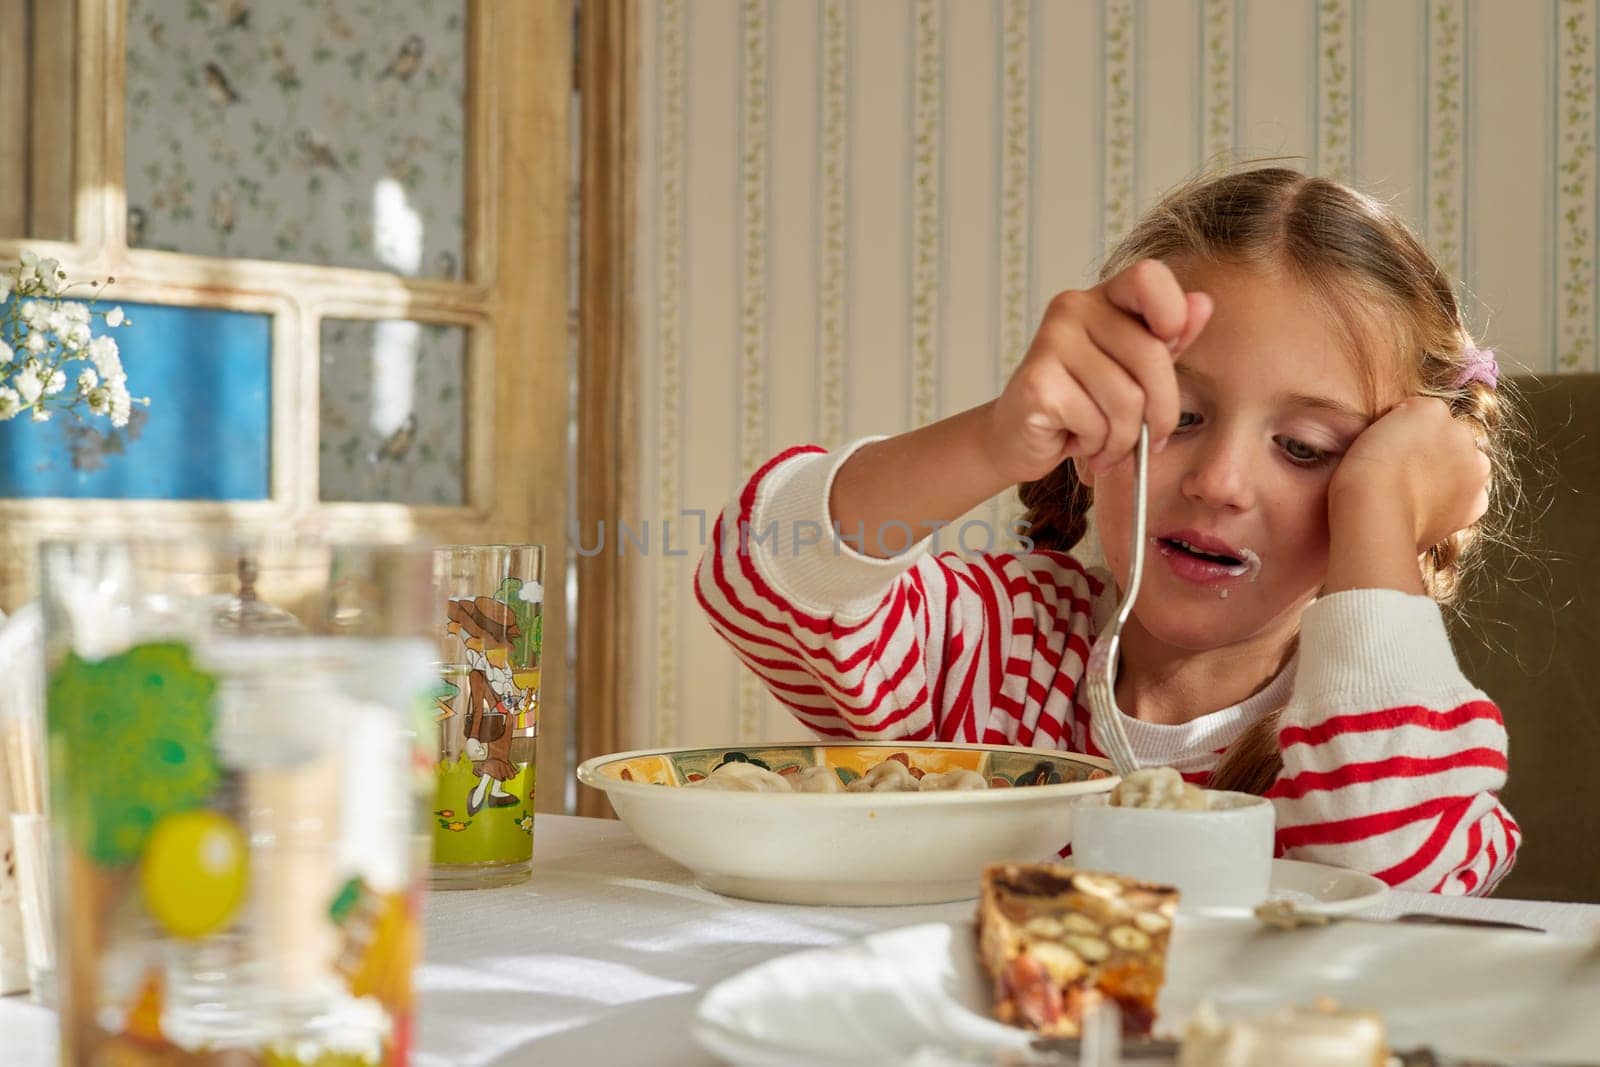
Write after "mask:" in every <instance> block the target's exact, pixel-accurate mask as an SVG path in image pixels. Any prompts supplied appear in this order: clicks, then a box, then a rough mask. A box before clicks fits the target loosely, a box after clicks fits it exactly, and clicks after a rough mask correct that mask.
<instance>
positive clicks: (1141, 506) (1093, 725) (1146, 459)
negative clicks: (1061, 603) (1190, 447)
mask: <svg viewBox="0 0 1600 1067" xmlns="http://www.w3.org/2000/svg"><path fill="white" fill-rule="evenodd" d="M1133 457H1134V473H1133V566H1132V567H1131V568H1130V569H1129V571H1128V588H1127V589H1126V590H1125V591H1124V592H1123V594H1122V603H1120V604H1118V605H1117V614H1116V617H1115V618H1113V619H1112V620H1111V625H1110V626H1109V627H1107V628H1106V631H1105V632H1104V633H1102V634H1101V635H1100V639H1099V640H1098V641H1096V642H1095V643H1094V649H1093V651H1091V652H1090V653H1089V664H1088V666H1087V667H1086V668H1085V670H1084V672H1083V684H1084V685H1086V686H1087V687H1088V692H1087V694H1086V696H1087V697H1088V704H1089V728H1090V732H1091V733H1092V734H1093V735H1094V738H1095V740H1096V741H1098V742H1099V744H1100V747H1101V749H1103V750H1104V751H1105V753H1106V755H1108V756H1110V757H1111V763H1112V765H1113V766H1115V767H1116V769H1117V773H1118V774H1119V775H1121V776H1122V777H1124V778H1126V777H1127V776H1128V775H1130V774H1132V773H1133V772H1134V771H1136V770H1138V769H1139V761H1138V759H1137V758H1135V757H1134V754H1133V746H1132V745H1131V744H1129V742H1128V733H1127V731H1126V730H1124V729H1123V728H1122V712H1120V711H1119V710H1117V647H1118V646H1119V645H1121V644H1122V627H1123V624H1124V623H1126V622H1127V621H1128V616H1129V615H1130V614H1131V613H1132V612H1133V602H1134V600H1135V599H1136V598H1137V597H1138V595H1139V579H1140V578H1141V577H1143V575H1144V547H1145V546H1144V542H1145V532H1144V530H1145V511H1146V501H1147V497H1148V495H1149V494H1148V485H1147V482H1148V481H1149V478H1148V475H1149V472H1150V427H1149V425H1148V424H1146V423H1140V425H1139V443H1138V444H1137V445H1136V446H1134V450H1133Z"/></svg>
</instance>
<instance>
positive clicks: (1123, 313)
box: [988, 259, 1211, 482]
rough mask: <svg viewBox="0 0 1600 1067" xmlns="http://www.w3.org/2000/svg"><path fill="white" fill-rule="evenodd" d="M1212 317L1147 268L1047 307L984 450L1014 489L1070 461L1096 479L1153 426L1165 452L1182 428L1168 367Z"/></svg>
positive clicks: (1196, 297) (1202, 303)
mask: <svg viewBox="0 0 1600 1067" xmlns="http://www.w3.org/2000/svg"><path fill="white" fill-rule="evenodd" d="M1210 317H1211V298H1210V297H1208V296H1206V295H1205V294H1204V293H1185V292H1184V290H1183V286H1182V285H1180V284H1179V282H1178V279H1177V277H1176V276H1175V275H1174V274H1173V273H1172V271H1171V269H1169V268H1168V267H1167V265H1166V264H1164V263H1162V262H1160V261H1159V260H1154V259H1144V260H1140V261H1139V262H1137V263H1134V264H1132V265H1131V266H1129V267H1127V268H1126V269H1124V270H1122V271H1121V272H1119V273H1118V274H1116V275H1115V276H1113V277H1111V278H1109V279H1107V280H1106V281H1105V282H1102V283H1101V284H1100V285H1097V286H1095V287H1094V288H1093V289H1089V290H1084V291H1077V290H1074V291H1070V292H1065V293H1061V294H1059V295H1058V296H1056V297H1055V298H1054V299H1053V300H1051V301H1050V306H1049V307H1048V308H1046V309H1045V313H1044V319H1043V321H1041V322H1040V323H1039V329H1038V331H1037V332H1036V333H1035V334H1034V337H1033V343H1032V344H1031V345H1029V347H1028V352H1027V354H1026V355H1025V356H1024V357H1023V359H1022V362H1021V363H1020V364H1019V365H1018V366H1017V369H1016V371H1015V373H1013V374H1012V376H1011V380H1010V381H1009V382H1007V383H1006V387H1005V389H1004V390H1003V391H1002V392H1001V394H1000V396H999V398H998V399H996V400H995V402H994V404H993V405H992V407H991V412H990V413H991V419H990V425H989V437H990V440H989V443H988V451H989V453H990V455H991V457H992V459H993V461H994V464H995V467H996V469H997V470H998V471H999V472H1001V473H1002V474H1003V476H1004V478H1005V479H1006V480H1007V481H1009V482H1025V481H1032V480H1034V479H1037V478H1042V477H1044V476H1045V475H1046V474H1048V473H1050V472H1051V471H1052V470H1054V469H1055V468H1056V467H1057V466H1059V465H1060V464H1061V462H1062V461H1063V460H1065V459H1068V458H1072V457H1077V458H1082V459H1084V460H1086V461H1087V462H1088V463H1089V464H1090V466H1091V467H1092V468H1093V469H1095V470H1097V471H1099V470H1104V469H1105V468H1107V467H1110V466H1112V465H1114V464H1116V463H1117V462H1119V461H1121V460H1122V459H1123V457H1125V456H1126V455H1128V453H1129V452H1131V451H1132V450H1133V446H1134V444H1135V443H1136V442H1137V441H1138V439H1139V423H1140V422H1141V420H1142V421H1147V422H1149V424H1150V439H1151V442H1152V446H1153V447H1157V448H1159V447H1160V446H1161V445H1162V444H1164V443H1165V442H1166V439H1167V437H1168V436H1170V435H1171V433H1172V431H1173V430H1174V429H1175V428H1176V427H1177V424H1178V384H1177V379H1176V377H1175V376H1174V374H1173V371H1172V362H1173V359H1174V357H1176V356H1177V354H1178V353H1180V352H1182V351H1183V349H1184V348H1185V347H1186V346H1187V345H1188V344H1189V343H1190V342H1191V341H1193V340H1194V339H1195V337H1196V336H1197V335H1198V334H1199V333H1200V331H1201V330H1202V329H1204V328H1205V324H1206V321H1207V320H1208V319H1209V318H1210Z"/></svg>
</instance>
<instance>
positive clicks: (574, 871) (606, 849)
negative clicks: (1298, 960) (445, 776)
mask: <svg viewBox="0 0 1600 1067" xmlns="http://www.w3.org/2000/svg"><path fill="white" fill-rule="evenodd" d="M534 856H535V873H534V876H533V879H532V881H530V882H528V883H527V884H525V885H522V886H517V887H514V888H510V889H495V890H479V891H476V892H460V893H436V894H433V895H432V896H431V897H430V898H429V901H428V905H427V933H426V936H427V952H426V960H425V963H424V966H423V968H422V973H421V975H420V978H419V982H420V987H421V1003H422V1012H421V1027H420V1034H419V1040H418V1051H417V1056H416V1062H417V1063H419V1064H422V1065H427V1067H434V1065H443V1064H451V1065H454V1064H465V1065H489V1064H506V1065H509V1064H525V1063H530V1062H535V1061H537V1062H540V1063H550V1064H567V1063H573V1064H578V1063H602V1064H603V1063H648V1064H652V1065H660V1067H668V1065H673V1064H697V1065H704V1064H713V1063H715V1062H716V1061H715V1060H713V1059H712V1058H711V1057H710V1056H708V1055H707V1054H705V1053H703V1052H701V1051H700V1049H699V1048H698V1046H696V1045H695V1044H694V1043H693V1040H692V1039H691V1038H690V1037H689V1035H688V1033H687V1031H686V1024H687V1021H688V1020H689V1018H690V1017H691V1016H692V1014H693V1011H694V1005H695V1002H696V1001H697V1000H698V998H699V996H700V995H701V993H703V992H704V991H705V990H706V989H707V988H708V987H710V986H711V985H713V984H715V983H716V982H717V981H719V980H721V979H723V978H725V977H727V976H729V975H732V974H735V973H737V972H739V971H741V970H743V969H744V968H746V967H749V966H751V965H753V964H755V963H759V962H761V961H762V960H766V959H770V958H772V957H774V956H778V955H782V954H783V953H786V952H791V951H793V950H795V949H799V948H807V947H811V946H815V945H828V944H834V943H836V942H839V941H842V940H846V939H848V938H852V937H856V936H859V935H861V934H865V933H870V932H872V931H875V930H884V929H888V928H890V927H895V926H907V925H910V924H912V923H920V922H930V921H939V920H943V921H949V920H953V919H960V918H965V917H967V916H969V915H971V914H972V909H973V904H972V902H971V901H961V902H958V903H954V904H938V905H926V906H921V907H909V908H805V907H795V906H787V905H779V904H756V903H751V902H748V901H740V900H732V899H729V898H727V897H720V896H717V895H716V894H714V893H710V892H707V891H706V890H704V889H701V888H699V887H698V886H696V885H695V884H694V881H693V879H691V878H690V876H689V873H688V872H687V871H686V870H684V869H683V868H682V867H679V866H678V865H677V864H675V863H672V862H670V861H669V860H665V859H662V858H661V857H659V856H657V855H655V854H654V853H652V852H650V851H648V850H647V849H645V848H644V847H643V846H641V845H640V844H639V843H638V841H637V840H636V839H635V838H634V836H633V835H632V834H631V833H630V832H629V831H628V829H627V827H625V826H623V825H622V824H621V823H617V822H612V821H609V820H603V819H578V818H571V817H566V816H552V815H540V816H539V817H538V822H537V825H536V827H535V848H534ZM1413 911H1425V912H1434V913H1439V914H1450V915H1465V916H1471V917H1476V918H1490V919H1506V920H1510V921H1513V922H1521V923H1527V924H1529V925H1533V926H1541V927H1544V928H1546V929H1548V930H1551V931H1552V932H1556V933H1562V934H1570V935H1585V934H1589V933H1591V932H1593V931H1594V930H1596V929H1600V905H1586V904H1553V903H1548V902H1541V901H1524V900H1477V899H1459V898H1443V897H1435V896H1429V895H1426V894H1418V893H1390V894H1389V895H1388V896H1387V897H1385V898H1384V899H1383V901H1382V902H1381V903H1380V904H1379V905H1378V906H1377V907H1375V908H1374V909H1373V910H1372V911H1371V912H1369V914H1374V915H1396V914H1400V913H1402V912H1413ZM54 1027H55V1016H54V1015H53V1014H52V1013H51V1012H48V1011H45V1010H44V1009H42V1008H38V1007H35V1006H34V1005H31V1004H29V1003H27V1002H26V1001H25V1000H22V999H21V998H17V997H10V998H0V1063H4V1064H5V1065H6V1067H24V1065H29V1067H31V1065H35V1064H37V1065H45V1064H53V1063H55V1034H54Z"/></svg>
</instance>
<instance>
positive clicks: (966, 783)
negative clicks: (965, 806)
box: [918, 767, 989, 792]
mask: <svg viewBox="0 0 1600 1067" xmlns="http://www.w3.org/2000/svg"><path fill="white" fill-rule="evenodd" d="M918 785H919V786H921V787H922V789H923V791H924V792H926V791H927V790H929V789H988V788H989V782H988V780H987V779H985V778H984V777H983V775H981V774H979V773H978V772H977V771H969V770H967V769H966V768H964V767H957V768H956V769H955V770H953V771H946V772H945V773H943V774H925V775H923V776H922V781H921V782H919V783H918Z"/></svg>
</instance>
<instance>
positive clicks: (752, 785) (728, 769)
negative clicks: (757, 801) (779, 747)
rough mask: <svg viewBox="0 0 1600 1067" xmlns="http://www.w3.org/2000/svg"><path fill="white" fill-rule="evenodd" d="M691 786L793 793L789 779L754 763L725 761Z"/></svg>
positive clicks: (746, 791) (736, 790) (744, 791)
mask: <svg viewBox="0 0 1600 1067" xmlns="http://www.w3.org/2000/svg"><path fill="white" fill-rule="evenodd" d="M689 786H690V787H691V788H700V789H727V790H730V791H733V792H739V793H792V792H794V790H793V788H791V787H790V785H789V780H788V779H787V778H785V777H784V776H783V775H781V774H774V773H773V772H772V771H769V770H767V769H766V768H765V767H757V766H756V765H755V764H754V763H739V762H734V763H724V764H723V765H722V766H720V767H718V768H717V769H716V770H714V771H712V772H711V773H710V774H709V775H707V776H706V777H704V778H702V779H700V780H699V781H698V782H690V783H689Z"/></svg>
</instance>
